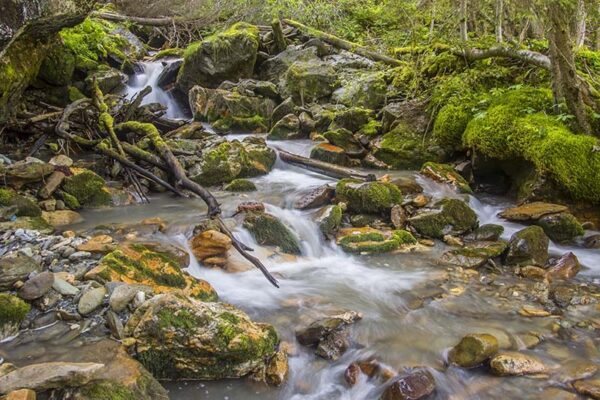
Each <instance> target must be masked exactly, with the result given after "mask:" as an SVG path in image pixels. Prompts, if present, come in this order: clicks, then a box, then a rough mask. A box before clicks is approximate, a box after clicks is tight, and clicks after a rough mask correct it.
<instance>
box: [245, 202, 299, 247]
mask: <svg viewBox="0 0 600 400" xmlns="http://www.w3.org/2000/svg"><path fill="white" fill-rule="evenodd" d="M244 228H246V229H248V230H249V231H250V233H252V235H253V236H254V238H255V239H256V241H257V242H258V243H260V244H264V245H271V246H278V247H279V248H280V249H281V251H283V252H284V253H290V254H300V253H301V250H300V244H299V243H298V240H297V239H296V237H295V236H294V234H293V233H292V232H291V231H290V230H289V229H288V228H287V227H286V226H285V225H284V224H283V223H282V222H281V221H279V219H277V218H276V217H274V216H273V215H271V214H267V213H259V212H250V213H247V214H246V216H245V218H244Z"/></svg>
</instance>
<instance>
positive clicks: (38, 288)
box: [18, 271, 54, 300]
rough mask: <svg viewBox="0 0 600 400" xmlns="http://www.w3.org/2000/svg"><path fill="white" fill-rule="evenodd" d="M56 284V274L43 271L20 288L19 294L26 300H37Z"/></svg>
mask: <svg viewBox="0 0 600 400" xmlns="http://www.w3.org/2000/svg"><path fill="white" fill-rule="evenodd" d="M53 284H54V274H53V273H52V272H48V271H45V272H41V273H39V274H37V275H36V276H34V277H33V278H31V279H29V280H28V281H27V282H25V283H24V284H23V286H22V287H21V288H20V289H19V292H18V295H19V297H20V298H22V299H24V300H35V299H39V298H40V297H42V296H43V295H45V294H46V293H48V291H49V290H50V289H52V285H53Z"/></svg>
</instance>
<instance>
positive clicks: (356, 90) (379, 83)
mask: <svg viewBox="0 0 600 400" xmlns="http://www.w3.org/2000/svg"><path fill="white" fill-rule="evenodd" d="M386 95H387V84H386V82H385V76H384V74H383V73H382V72H379V71H377V72H367V73H364V74H361V75H359V76H352V78H351V79H347V80H344V81H343V82H342V87H340V88H339V89H338V90H336V91H335V92H334V94H333V96H332V99H333V100H334V101H335V102H338V103H341V104H344V105H346V106H348V107H352V106H356V107H365V108H370V109H372V110H375V109H378V108H380V107H381V106H382V105H383V104H384V103H385V100H386Z"/></svg>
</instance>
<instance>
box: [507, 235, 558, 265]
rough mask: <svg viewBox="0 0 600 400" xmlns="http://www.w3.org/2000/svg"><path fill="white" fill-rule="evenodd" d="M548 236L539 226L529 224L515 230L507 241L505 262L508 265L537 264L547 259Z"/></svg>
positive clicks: (541, 263) (543, 263)
mask: <svg viewBox="0 0 600 400" xmlns="http://www.w3.org/2000/svg"><path fill="white" fill-rule="evenodd" d="M548 244H549V239H548V236H546V234H545V233H544V230H543V229H542V228H540V227H539V226H529V227H527V228H525V229H522V230H520V231H518V232H516V233H515V234H514V235H512V237H511V238H510V241H509V243H508V253H507V255H506V263H507V264H509V265H519V266H525V265H537V266H541V267H543V266H544V265H545V264H546V261H548Z"/></svg>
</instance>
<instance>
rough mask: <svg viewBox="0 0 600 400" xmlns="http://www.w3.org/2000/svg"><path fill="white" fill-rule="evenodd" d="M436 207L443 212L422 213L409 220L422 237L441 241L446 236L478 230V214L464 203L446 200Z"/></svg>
mask: <svg viewBox="0 0 600 400" xmlns="http://www.w3.org/2000/svg"><path fill="white" fill-rule="evenodd" d="M436 206H438V207H441V210H438V211H427V212H421V213H419V214H417V215H416V216H414V217H412V218H409V219H408V223H409V224H410V225H411V226H412V227H413V228H414V229H415V230H416V231H417V232H418V233H419V234H420V235H423V236H426V237H431V238H436V239H441V238H443V237H444V236H445V235H453V236H456V235H462V234H464V233H468V232H470V231H472V230H474V229H476V228H477V226H478V220H477V214H475V212H474V211H473V210H472V209H471V207H469V206H468V205H467V204H466V203H465V202H464V201H461V200H457V199H444V200H441V201H439V202H438V203H437V204H436Z"/></svg>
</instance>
